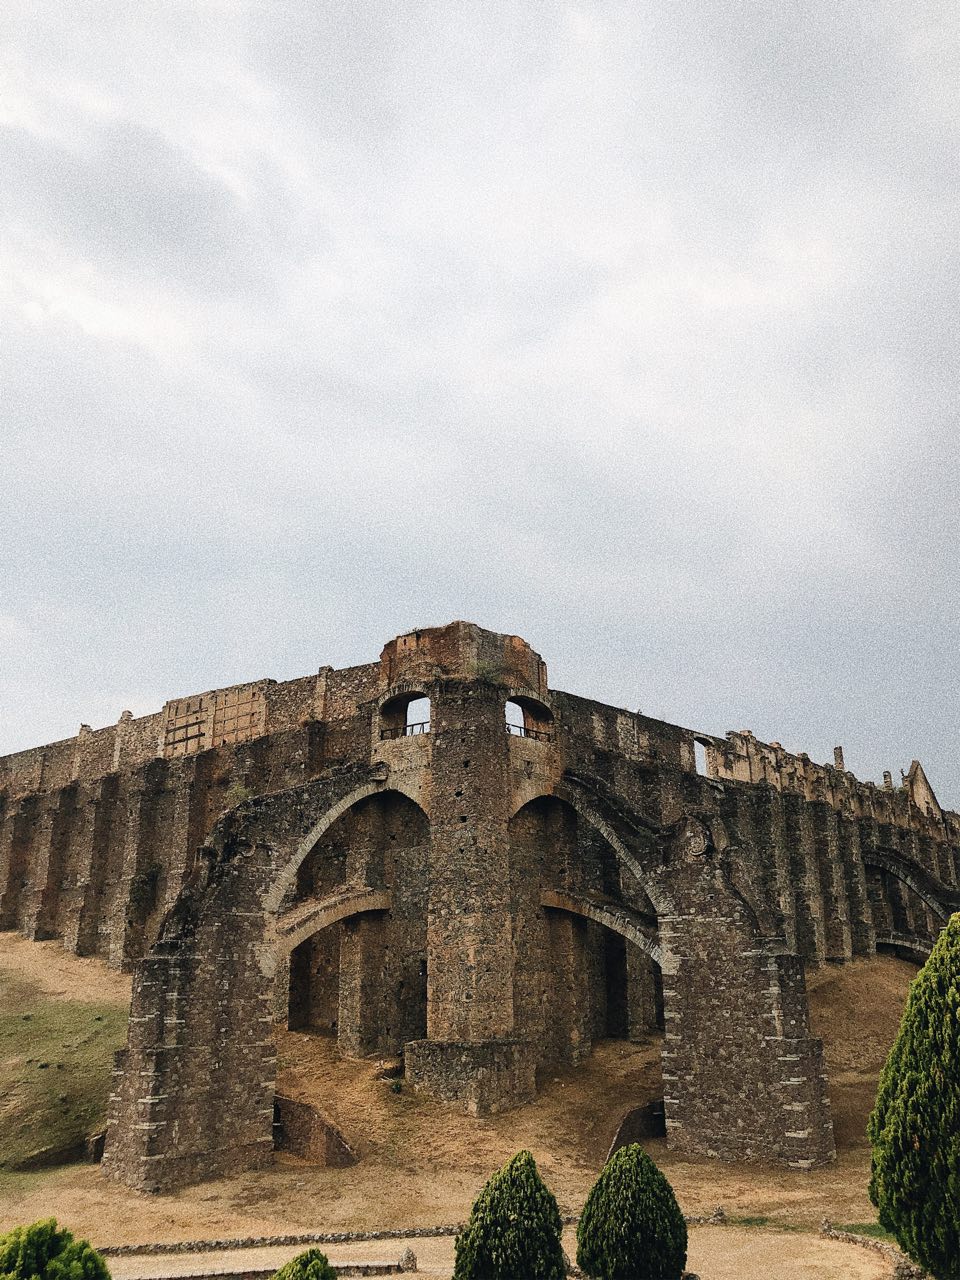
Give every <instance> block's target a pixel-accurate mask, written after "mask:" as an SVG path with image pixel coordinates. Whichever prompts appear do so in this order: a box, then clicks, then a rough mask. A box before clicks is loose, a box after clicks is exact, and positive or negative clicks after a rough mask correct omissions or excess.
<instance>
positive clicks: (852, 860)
mask: <svg viewBox="0 0 960 1280" xmlns="http://www.w3.org/2000/svg"><path fill="white" fill-rule="evenodd" d="M839 841H840V857H841V859H842V862H843V870H844V876H845V879H846V886H847V901H848V903H849V909H850V949H851V951H852V953H853V955H855V956H872V955H875V954H876V950H877V944H876V932H875V930H874V927H873V911H872V909H871V906H870V897H869V894H868V893H867V877H866V873H865V870H864V866H863V855H862V853H861V850H860V827H859V824H858V823H857V822H856V821H855V820H853V819H850V818H842V819H841V820H840V826H839Z"/></svg>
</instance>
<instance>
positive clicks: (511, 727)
mask: <svg viewBox="0 0 960 1280" xmlns="http://www.w3.org/2000/svg"><path fill="white" fill-rule="evenodd" d="M507 733H512V734H513V736H514V737H515V738H536V740H537V741H538V742H552V741H553V731H552V730H551V729H531V728H530V727H529V726H528V725H525V724H509V723H508V724H507Z"/></svg>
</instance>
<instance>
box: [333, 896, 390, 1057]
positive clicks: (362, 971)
mask: <svg viewBox="0 0 960 1280" xmlns="http://www.w3.org/2000/svg"><path fill="white" fill-rule="evenodd" d="M383 961H384V921H383V917H382V915H381V916H378V915H369V916H353V917H351V918H350V919H348V920H344V921H343V923H342V925H341V926H340V1004H339V1012H338V1014H337V1047H338V1048H339V1050H340V1052H341V1053H343V1054H345V1055H346V1056H347V1057H350V1058H362V1057H364V1056H365V1055H366V1054H368V1053H376V1052H378V1051H380V1050H382V1049H383V1048H384V1046H383V1045H382V1044H381V1027H382V1026H383V996H384V991H383V985H384V977H383Z"/></svg>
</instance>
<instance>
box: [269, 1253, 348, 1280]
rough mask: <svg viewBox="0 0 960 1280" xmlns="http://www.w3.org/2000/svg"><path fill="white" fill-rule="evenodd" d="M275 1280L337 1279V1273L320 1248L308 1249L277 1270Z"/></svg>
mask: <svg viewBox="0 0 960 1280" xmlns="http://www.w3.org/2000/svg"><path fill="white" fill-rule="evenodd" d="M273 1280H337V1273H336V1271H334V1269H333V1267H331V1265H330V1263H329V1262H328V1260H327V1255H326V1254H325V1253H321V1252H320V1250H319V1249H307V1251H306V1252H305V1253H298V1254H297V1256H296V1257H295V1258H291V1259H290V1261H289V1262H287V1263H286V1264H285V1265H284V1266H282V1267H281V1268H280V1270H279V1271H277V1272H275V1273H274V1276H273Z"/></svg>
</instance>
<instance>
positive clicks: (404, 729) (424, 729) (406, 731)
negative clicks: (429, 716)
mask: <svg viewBox="0 0 960 1280" xmlns="http://www.w3.org/2000/svg"><path fill="white" fill-rule="evenodd" d="M429 732H430V721H429V720H420V721H418V722H417V723H416V724H398V725H397V726H396V728H393V729H381V730H380V741H381V742H384V741H386V740H387V739H388V738H413V737H416V735H417V734H419V733H429Z"/></svg>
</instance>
